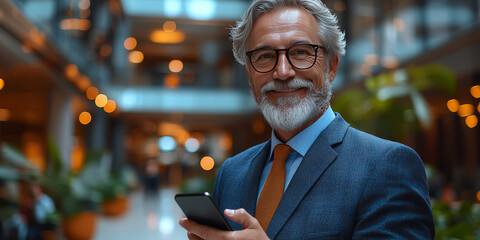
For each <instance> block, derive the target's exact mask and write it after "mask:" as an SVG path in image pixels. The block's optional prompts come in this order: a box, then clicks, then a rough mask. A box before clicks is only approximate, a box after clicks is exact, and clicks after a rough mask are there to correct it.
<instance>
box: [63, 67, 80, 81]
mask: <svg viewBox="0 0 480 240" xmlns="http://www.w3.org/2000/svg"><path fill="white" fill-rule="evenodd" d="M64 72H65V76H67V78H68V79H69V80H70V81H72V80H74V79H75V78H76V77H78V74H80V72H79V71H78V67H77V66H76V65H75V64H68V65H67V66H66V67H65V69H64Z"/></svg>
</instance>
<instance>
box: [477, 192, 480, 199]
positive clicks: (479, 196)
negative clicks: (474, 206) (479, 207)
mask: <svg viewBox="0 0 480 240" xmlns="http://www.w3.org/2000/svg"><path fill="white" fill-rule="evenodd" d="M477 200H478V201H480V191H478V192H477Z"/></svg>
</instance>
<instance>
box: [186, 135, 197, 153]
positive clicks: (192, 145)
mask: <svg viewBox="0 0 480 240" xmlns="http://www.w3.org/2000/svg"><path fill="white" fill-rule="evenodd" d="M199 148H200V142H198V140H197V139H195V138H189V139H187V141H185V150H187V152H191V153H193V152H196V151H197V150H198V149H199Z"/></svg>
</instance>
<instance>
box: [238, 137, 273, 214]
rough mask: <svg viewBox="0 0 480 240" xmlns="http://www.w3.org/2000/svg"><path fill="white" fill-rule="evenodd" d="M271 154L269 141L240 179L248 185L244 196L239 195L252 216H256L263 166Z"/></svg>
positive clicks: (242, 203)
mask: <svg viewBox="0 0 480 240" xmlns="http://www.w3.org/2000/svg"><path fill="white" fill-rule="evenodd" d="M269 154H270V141H267V142H266V143H264V145H263V146H262V147H261V149H260V151H259V152H258V154H257V155H256V156H255V157H254V158H253V159H252V161H251V162H250V164H249V166H248V169H247V171H246V172H245V176H244V179H241V180H240V181H241V182H243V184H244V186H245V187H246V188H245V189H244V195H243V197H242V195H239V197H242V199H243V200H242V202H241V206H242V207H243V208H244V209H245V210H246V211H247V212H248V213H249V214H250V215H252V216H255V208H256V203H257V195H258V185H259V183H260V178H261V176H262V171H263V167H264V166H265V163H266V161H267V158H268V156H269Z"/></svg>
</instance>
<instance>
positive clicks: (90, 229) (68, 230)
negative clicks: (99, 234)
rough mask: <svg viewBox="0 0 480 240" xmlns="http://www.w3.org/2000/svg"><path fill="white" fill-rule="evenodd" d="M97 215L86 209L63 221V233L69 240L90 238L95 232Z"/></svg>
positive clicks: (87, 239)
mask: <svg viewBox="0 0 480 240" xmlns="http://www.w3.org/2000/svg"><path fill="white" fill-rule="evenodd" d="M95 222H96V215H95V213H94V212H90V211H84V212H81V213H79V214H76V215H74V216H71V217H68V218H66V219H64V220H63V221H62V227H63V233H64V234H65V237H66V238H67V239H69V240H89V239H92V237H93V234H94V232H95Z"/></svg>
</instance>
